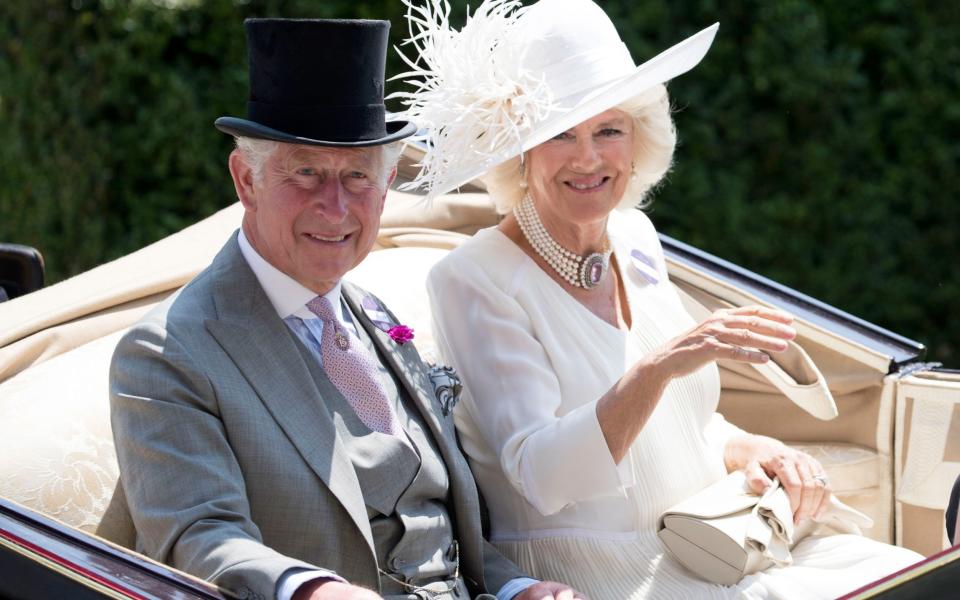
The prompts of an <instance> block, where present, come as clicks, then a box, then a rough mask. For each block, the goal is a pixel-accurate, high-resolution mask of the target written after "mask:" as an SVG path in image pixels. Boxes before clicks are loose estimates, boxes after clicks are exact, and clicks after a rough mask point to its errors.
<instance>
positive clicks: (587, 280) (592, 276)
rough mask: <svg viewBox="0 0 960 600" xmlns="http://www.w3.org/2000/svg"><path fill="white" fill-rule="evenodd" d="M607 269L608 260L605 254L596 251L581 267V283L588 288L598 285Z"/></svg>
mask: <svg viewBox="0 0 960 600" xmlns="http://www.w3.org/2000/svg"><path fill="white" fill-rule="evenodd" d="M606 270H607V261H606V259H605V257H604V255H603V254H601V253H599V252H594V253H593V254H591V255H590V256H588V257H587V258H586V260H584V261H583V265H582V266H581V267H580V285H581V286H583V287H584V288H585V289H588V290H590V289H593V288H595V287H597V285H599V284H600V280H601V279H603V274H604V273H605V272H606Z"/></svg>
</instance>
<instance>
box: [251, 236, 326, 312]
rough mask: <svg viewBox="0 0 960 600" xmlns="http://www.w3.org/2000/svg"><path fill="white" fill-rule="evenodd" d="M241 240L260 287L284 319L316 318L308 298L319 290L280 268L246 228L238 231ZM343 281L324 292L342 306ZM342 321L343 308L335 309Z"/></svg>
mask: <svg viewBox="0 0 960 600" xmlns="http://www.w3.org/2000/svg"><path fill="white" fill-rule="evenodd" d="M237 242H238V243H239V244H240V253H241V254H242V255H243V258H244V259H246V261H247V264H248V265H250V269H251V270H252V271H253V274H254V276H256V278H257V281H259V282H260V287H262V288H263V291H264V292H266V294H267V298H268V299H269V300H270V304H272V305H273V308H274V310H276V311H277V314H278V315H279V316H280V318H281V319H286V318H287V317H299V318H301V319H316V318H318V317H317V316H316V315H315V314H313V313H312V312H310V309H308V308H307V306H306V304H307V302H309V301H311V300H313V299H314V298H316V297H317V294H316V292H313V291H311V290H310V289H308V288H306V287H304V286H303V285H301V284H300V283H299V282H298V281H296V280H295V279H294V278H292V277H290V276H289V275H287V274H286V273H284V272H283V271H281V270H280V269H278V268H276V267H275V266H273V265H271V264H270V263H269V262H267V261H266V259H264V258H263V257H262V256H260V253H258V252H257V251H256V249H254V247H253V246H252V245H251V244H250V241H249V240H248V239H247V236H246V235H245V234H244V233H243V229H240V232H239V233H238V234H237ZM341 287H342V285H341V282H339V281H338V282H337V285H335V286H333V289H332V290H330V291H329V292H327V293H326V294H324V296H325V297H326V298H327V300H329V301H330V304H331V305H333V306H340V290H341ZM335 312H336V314H337V316H338V317H339V318H340V320H341V321H344V316H343V311H342V310H338V311H335Z"/></svg>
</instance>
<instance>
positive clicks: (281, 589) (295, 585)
mask: <svg viewBox="0 0 960 600" xmlns="http://www.w3.org/2000/svg"><path fill="white" fill-rule="evenodd" d="M316 579H329V580H331V581H339V582H341V583H347V580H346V579H344V578H343V577H340V576H339V575H337V574H336V573H334V572H333V571H328V570H326V569H315V570H307V569H290V570H288V571H287V572H286V573H284V574H283V575H282V576H281V577H280V581H278V582H277V600H290V599H291V598H293V595H294V594H295V593H296V592H297V590H298V589H300V586H301V585H303V584H305V583H310V582H311V581H314V580H316ZM508 585H509V582H508Z"/></svg>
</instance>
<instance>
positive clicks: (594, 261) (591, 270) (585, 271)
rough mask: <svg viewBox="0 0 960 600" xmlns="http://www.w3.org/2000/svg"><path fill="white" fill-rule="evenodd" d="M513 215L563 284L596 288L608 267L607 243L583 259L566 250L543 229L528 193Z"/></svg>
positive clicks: (515, 208) (528, 239) (526, 236)
mask: <svg viewBox="0 0 960 600" xmlns="http://www.w3.org/2000/svg"><path fill="white" fill-rule="evenodd" d="M513 216H514V217H516V219H517V223H519V224H520V231H522V232H523V237H525V238H527V241H528V242H530V245H531V246H533V249H534V250H536V251H537V254H539V255H540V257H541V258H543V260H545V261H547V264H548V265H550V266H551V267H552V268H553V270H554V271H556V273H557V275H559V276H560V277H561V278H562V279H563V280H564V281H566V282H567V283H569V284H570V285H572V286H574V287H582V288H583V289H586V290H592V289H593V288H595V287H597V284H599V283H600V280H601V279H603V276H604V274H605V273H606V272H607V267H609V266H610V252H611V250H610V243H609V242H608V241H607V240H604V242H603V250H601V251H600V252H593V253H591V254H588V255H586V256H580V255H579V254H576V253H574V252H571V251H570V250H567V249H566V248H564V247H563V246H561V245H560V244H559V243H557V240H555V239H553V236H551V235H550V232H548V231H547V229H546V228H545V227H544V226H543V223H542V222H541V221H540V215H538V214H537V209H536V207H535V206H534V205H533V199H532V198H530V194H527V195H526V196H524V197H523V201H521V202H520V204H518V205H517V206H515V207H514V208H513Z"/></svg>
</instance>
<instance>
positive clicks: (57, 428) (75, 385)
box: [0, 332, 120, 533]
mask: <svg viewBox="0 0 960 600" xmlns="http://www.w3.org/2000/svg"><path fill="white" fill-rule="evenodd" d="M119 338H120V332H117V333H113V334H110V335H107V336H104V337H101V338H99V339H96V340H94V341H92V342H89V343H87V344H84V345H83V346H80V347H78V348H75V349H73V350H70V351H69V352H66V353H64V354H61V355H59V356H56V357H54V358H52V359H50V360H48V361H46V362H43V363H41V364H39V365H37V366H36V367H34V368H32V369H28V370H26V371H23V372H21V373H19V374H18V375H15V376H14V377H11V378H10V379H8V380H6V381H4V382H3V383H0V430H2V431H0V496H3V497H4V498H9V499H11V500H15V501H17V502H20V503H21V504H24V505H27V506H29V507H31V508H33V509H35V510H38V511H40V512H42V513H45V514H47V515H50V516H52V517H56V518H58V519H60V520H61V521H65V522H67V523H69V524H71V525H74V526H76V527H79V528H80V529H83V530H84V531H87V532H90V533H93V532H94V531H96V528H97V526H98V524H99V523H100V518H101V516H102V515H103V512H104V511H105V510H106V508H107V505H108V504H109V502H110V497H111V496H112V495H113V488H114V486H115V485H116V481H117V475H118V470H117V458H116V455H115V454H114V451H113V437H112V436H111V434H110V405H109V396H108V385H107V370H108V368H109V365H110V355H111V354H112V353H113V347H114V346H116V344H117V341H118V340H119Z"/></svg>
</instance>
